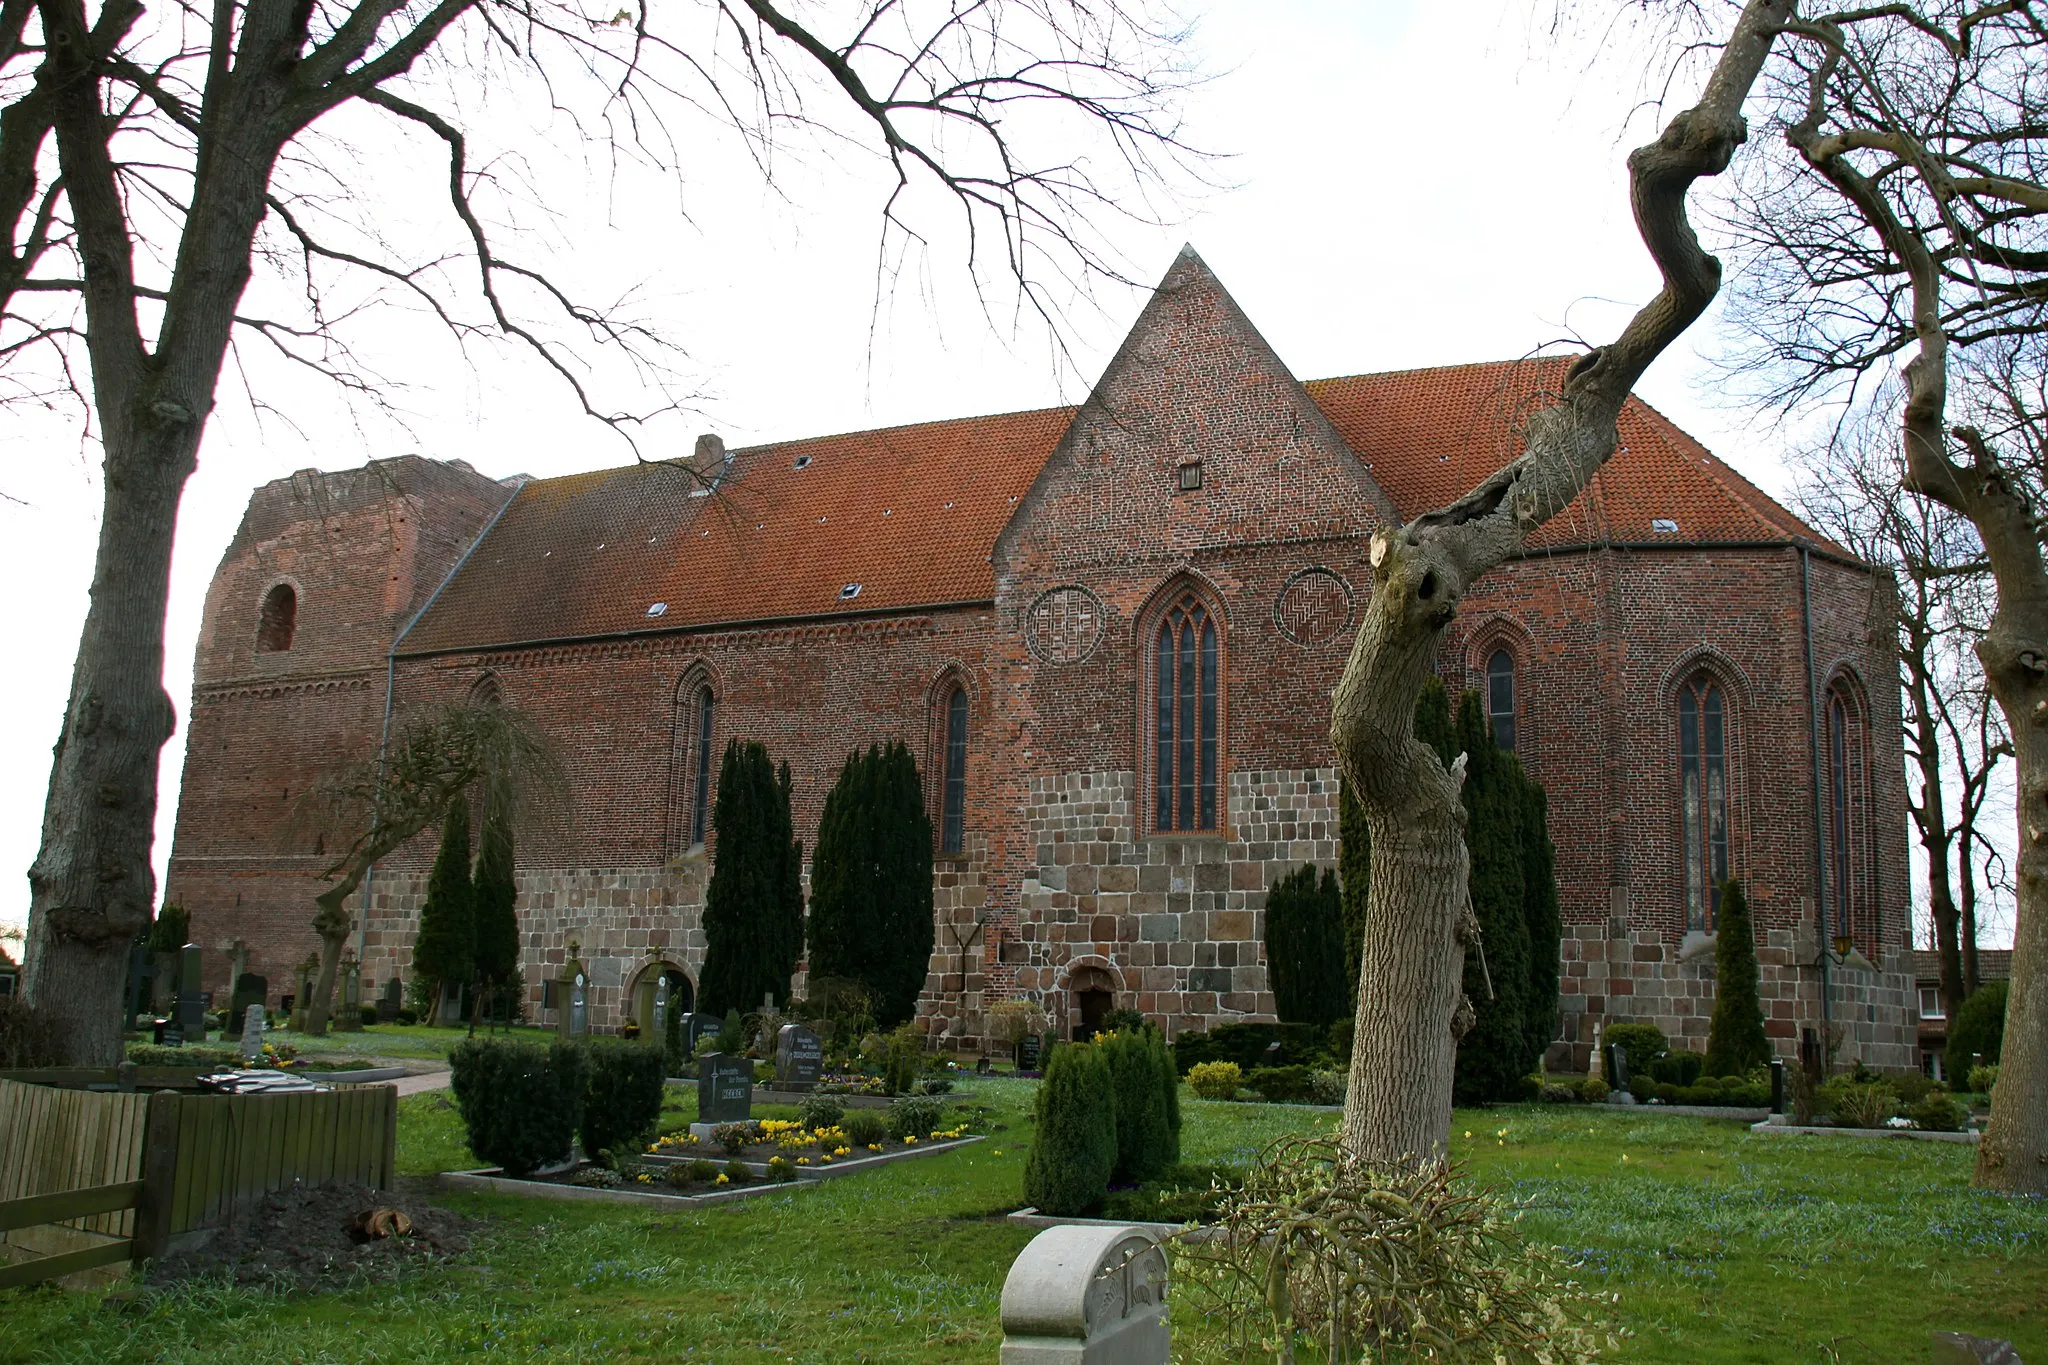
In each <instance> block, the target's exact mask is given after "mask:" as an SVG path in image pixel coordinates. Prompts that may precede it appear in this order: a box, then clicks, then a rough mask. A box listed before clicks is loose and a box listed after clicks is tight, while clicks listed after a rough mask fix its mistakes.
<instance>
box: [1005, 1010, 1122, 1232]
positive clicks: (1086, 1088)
mask: <svg viewBox="0 0 2048 1365" xmlns="http://www.w3.org/2000/svg"><path fill="white" fill-rule="evenodd" d="M1034 1109H1035V1115H1036V1119H1037V1129H1036V1132H1035V1133H1034V1135H1033V1137H1032V1139H1031V1152H1030V1155H1029V1156H1027V1157H1026V1158H1025V1161H1024V1199H1025V1202H1027V1203H1029V1204H1032V1205H1035V1206H1036V1207H1037V1209H1038V1211H1039V1212H1040V1213H1049V1214H1054V1215H1056V1216H1059V1217H1073V1216H1075V1215H1078V1214H1086V1213H1092V1212H1093V1211H1095V1210H1096V1209H1098V1208H1100V1207H1101V1206H1102V1201H1103V1198H1104V1197H1105V1196H1106V1195H1107V1194H1108V1193H1109V1177H1110V1174H1111V1172H1113V1171H1114V1170H1115V1169H1116V1090H1115V1083H1114V1082H1113V1081H1112V1080H1111V1078H1110V1072H1109V1062H1108V1060H1107V1059H1106V1058H1105V1057H1104V1056H1103V1053H1102V1049H1100V1048H1098V1047H1095V1046H1093V1045H1091V1044H1085V1043H1062V1044H1060V1045H1059V1046H1057V1047H1055V1048H1054V1049H1053V1050H1052V1057H1051V1058H1050V1059H1049V1060H1048V1061H1047V1063H1046V1068H1045V1079H1044V1080H1043V1081H1042V1082H1040V1083H1039V1087H1038V1099H1037V1103H1036V1105H1035V1106H1034Z"/></svg>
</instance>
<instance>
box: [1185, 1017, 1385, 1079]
mask: <svg viewBox="0 0 2048 1365" xmlns="http://www.w3.org/2000/svg"><path fill="white" fill-rule="evenodd" d="M1350 1022H1351V1021H1350V1020H1348V1019H1347V1020H1343V1021H1341V1024H1340V1025H1336V1026H1333V1027H1342V1028H1345V1029H1346V1030H1347V1036H1348V1027H1349V1025H1350ZM1333 1041H1334V1040H1333V1038H1332V1029H1331V1028H1326V1027H1322V1026H1319V1025H1316V1024H1222V1025H1219V1026H1218V1027H1216V1028H1213V1029H1211V1030H1209V1031H1208V1032H1207V1033H1203V1032H1201V1031H1200V1030H1190V1031H1189V1032H1187V1033H1183V1034H1181V1035H1180V1037H1179V1038H1177V1039H1175V1040H1174V1044H1173V1064H1174V1066H1175V1067H1176V1068H1178V1069H1179V1071H1180V1074H1181V1075H1183V1076H1185V1075H1187V1074H1188V1072H1190V1071H1192V1070H1193V1069H1194V1068H1195V1067H1197V1066H1198V1065H1200V1064H1201V1063H1203V1062H1235V1063H1237V1067H1238V1070H1240V1071H1251V1070H1254V1069H1255V1068H1258V1067H1263V1066H1313V1065H1315V1064H1316V1063H1317V1062H1319V1061H1322V1060H1324V1059H1325V1058H1326V1057H1327V1056H1328V1055H1329V1050H1330V1046H1331V1044H1332V1042H1333ZM1274 1043H1278V1044H1280V1051H1279V1052H1277V1053H1275V1054H1274V1055H1273V1056H1272V1057H1271V1058H1270V1059H1269V1058H1268V1057H1267V1055H1266V1049H1267V1048H1268V1047H1269V1046H1271V1045H1272V1044H1274ZM1346 1056H1347V1060H1348V1056H1349V1052H1348V1049H1347V1051H1346Z"/></svg>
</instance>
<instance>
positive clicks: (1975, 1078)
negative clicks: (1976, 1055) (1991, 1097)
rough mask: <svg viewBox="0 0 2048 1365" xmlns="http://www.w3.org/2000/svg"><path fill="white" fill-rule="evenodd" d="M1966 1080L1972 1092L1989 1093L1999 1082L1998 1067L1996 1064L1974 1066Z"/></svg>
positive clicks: (1974, 1093) (1978, 1093)
mask: <svg viewBox="0 0 2048 1365" xmlns="http://www.w3.org/2000/svg"><path fill="white" fill-rule="evenodd" d="M1966 1080H1967V1083H1968V1085H1969V1087H1970V1093H1971V1094H1973V1095H1988V1094H1990V1093H1991V1087H1992V1086H1994V1085H1997V1084H1998V1067H1997V1065H1996V1064H1993V1065H1990V1066H1973V1067H1971V1068H1970V1074H1969V1076H1968V1077H1967V1078H1966Z"/></svg>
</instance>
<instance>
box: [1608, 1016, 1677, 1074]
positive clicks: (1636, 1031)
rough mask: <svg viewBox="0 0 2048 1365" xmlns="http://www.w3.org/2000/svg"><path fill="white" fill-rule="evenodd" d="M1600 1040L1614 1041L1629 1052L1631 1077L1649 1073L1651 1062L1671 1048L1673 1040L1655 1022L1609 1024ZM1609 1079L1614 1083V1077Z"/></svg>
mask: <svg viewBox="0 0 2048 1365" xmlns="http://www.w3.org/2000/svg"><path fill="white" fill-rule="evenodd" d="M1600 1041H1601V1042H1602V1043H1603V1044H1607V1043H1612V1044H1613V1045H1615V1046H1616V1047H1619V1048H1621V1049H1622V1050H1623V1051H1625V1052H1627V1053H1628V1074H1629V1075H1630V1076H1631V1077H1635V1076H1645V1075H1648V1074H1649V1073H1650V1065H1651V1063H1653V1062H1655V1061H1656V1060H1657V1059H1658V1058H1659V1057H1662V1056H1663V1055H1664V1054H1665V1053H1667V1052H1669V1051H1670V1050H1671V1041H1670V1040H1669V1039H1668V1038H1666V1037H1665V1036H1664V1030H1663V1029H1660V1028H1658V1027H1657V1026H1656V1025H1655V1024H1629V1023H1621V1024H1609V1025H1608V1026H1607V1028H1606V1029H1605V1030H1604V1031H1602V1033H1601V1035H1600ZM1607 1080H1608V1083H1609V1084H1612V1083H1613V1081H1614V1078H1613V1077H1612V1076H1609V1077H1608V1078H1607Z"/></svg>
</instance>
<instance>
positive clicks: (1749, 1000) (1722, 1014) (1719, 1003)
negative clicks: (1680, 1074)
mask: <svg viewBox="0 0 2048 1365" xmlns="http://www.w3.org/2000/svg"><path fill="white" fill-rule="evenodd" d="M1770 1060H1771V1040H1770V1039H1769V1038H1767V1037H1765V1036H1764V1007H1763V1004H1762V1003H1761V1001H1760V999H1759V997H1758V994H1757V970H1756V930H1755V928H1754V927H1753V926H1752V925H1751V923H1750V919H1749V898H1748V897H1747V896H1745V895H1743V894H1742V883H1741V882H1739V881H1736V880H1734V879H1732V878H1731V879H1730V880H1729V881H1728V883H1727V885H1725V886H1723V887H1722V888H1721V911H1720V918H1719V921H1718V922H1717V923H1716V925H1715V935H1714V1018H1713V1022H1712V1023H1711V1024H1710V1025H1709V1026H1708V1029H1707V1060H1706V1072H1707V1074H1708V1075H1709V1076H1745V1075H1748V1074H1749V1070H1750V1068H1751V1067H1757V1066H1762V1065H1763V1064H1764V1063H1766V1062H1768V1061H1770Z"/></svg>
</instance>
